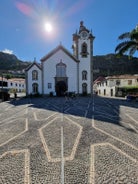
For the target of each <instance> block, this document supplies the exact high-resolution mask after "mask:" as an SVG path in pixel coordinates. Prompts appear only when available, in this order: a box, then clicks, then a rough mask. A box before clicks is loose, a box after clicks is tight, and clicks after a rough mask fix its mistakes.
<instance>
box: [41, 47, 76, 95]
mask: <svg viewBox="0 0 138 184" xmlns="http://www.w3.org/2000/svg"><path fill="white" fill-rule="evenodd" d="M61 61H62V62H63V63H64V64H66V75H67V77H68V91H77V63H76V62H75V61H74V60H73V59H72V58H71V57H70V56H68V55H67V54H66V53H65V52H63V50H59V51H57V52H56V53H55V54H53V55H52V56H51V57H50V58H48V59H47V60H46V61H43V77H44V78H43V80H44V94H49V93H50V92H51V91H53V92H55V77H56V65H57V64H58V63H60V62H61ZM48 83H52V89H48Z"/></svg>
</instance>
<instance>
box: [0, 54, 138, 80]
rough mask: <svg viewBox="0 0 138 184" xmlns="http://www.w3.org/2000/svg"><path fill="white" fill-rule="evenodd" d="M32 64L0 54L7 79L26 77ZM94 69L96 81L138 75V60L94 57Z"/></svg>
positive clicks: (124, 57) (0, 67)
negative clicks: (25, 71) (27, 70)
mask: <svg viewBox="0 0 138 184" xmlns="http://www.w3.org/2000/svg"><path fill="white" fill-rule="evenodd" d="M30 64H31V62H24V61H21V60H19V59H18V58H17V57H16V56H15V55H11V54H6V53H3V52H0V75H1V74H2V73H4V76H5V77H6V78H11V77H25V73H24V70H25V69H26V68H27V67H28V66H29V65H30ZM93 69H94V80H95V79H96V78H97V77H99V76H104V77H105V76H109V75H122V74H138V58H131V59H129V58H128V56H121V57H119V58H118V57H116V55H115V54H107V55H101V56H94V57H93ZM11 71H13V72H11ZM18 71H20V72H18Z"/></svg>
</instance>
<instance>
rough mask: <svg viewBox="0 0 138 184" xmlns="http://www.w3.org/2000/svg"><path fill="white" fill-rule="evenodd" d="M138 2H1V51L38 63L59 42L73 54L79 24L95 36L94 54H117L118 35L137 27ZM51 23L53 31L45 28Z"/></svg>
mask: <svg viewBox="0 0 138 184" xmlns="http://www.w3.org/2000/svg"><path fill="white" fill-rule="evenodd" d="M137 7H138V0H75V1H74V0H66V1H65V0H1V1H0V51H6V52H8V51H10V52H12V53H13V54H15V55H16V56H17V57H18V58H19V59H21V60H23V61H33V60H34V57H36V60H37V61H39V60H40V59H41V58H42V57H43V56H44V55H46V54H47V53H48V52H49V51H51V50H52V49H54V48H55V47H56V46H57V45H58V44H59V43H60V42H61V43H62V45H63V46H65V47H66V48H67V49H68V50H69V51H70V52H72V49H71V46H72V34H73V33H75V32H76V29H79V25H80V21H81V20H83V21H84V25H85V26H86V27H87V28H88V29H90V30H92V32H93V35H94V36H95V40H94V55H105V54H109V53H114V49H115V46H116V45H117V44H118V43H119V41H118V40H117V38H118V36H119V35H120V34H122V33H124V32H127V31H131V30H132V29H133V28H135V26H136V25H137V24H138V13H137ZM45 22H52V25H53V30H52V31H51V32H50V33H48V32H46V30H45V29H44V23H45Z"/></svg>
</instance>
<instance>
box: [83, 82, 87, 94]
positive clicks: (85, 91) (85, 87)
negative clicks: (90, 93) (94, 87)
mask: <svg viewBox="0 0 138 184" xmlns="http://www.w3.org/2000/svg"><path fill="white" fill-rule="evenodd" d="M82 94H83V95H86V94H87V84H86V83H83V84H82Z"/></svg>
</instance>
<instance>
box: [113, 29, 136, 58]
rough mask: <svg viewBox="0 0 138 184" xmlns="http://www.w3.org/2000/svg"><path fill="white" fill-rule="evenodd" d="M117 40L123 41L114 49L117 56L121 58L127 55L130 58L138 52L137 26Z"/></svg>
mask: <svg viewBox="0 0 138 184" xmlns="http://www.w3.org/2000/svg"><path fill="white" fill-rule="evenodd" d="M118 39H119V40H125V39H126V40H125V41H123V42H121V43H120V44H118V45H117V46H116V48H115V52H116V53H117V55H119V56H121V55H123V54H125V53H128V55H129V56H130V57H132V56H133V54H134V53H135V52H136V51H137V50H138V25H137V26H136V28H135V29H133V30H132V31H131V32H126V33H123V34H121V35H120V36H119V37H118Z"/></svg>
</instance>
